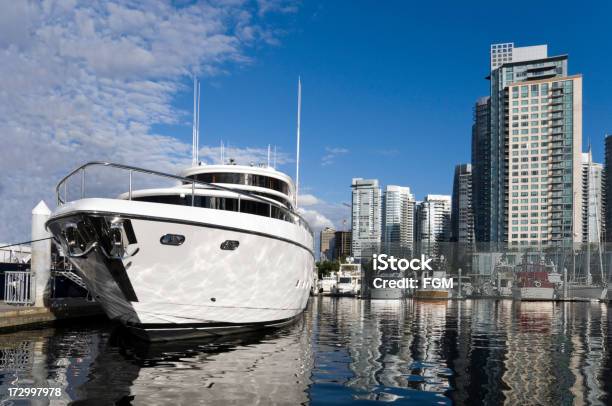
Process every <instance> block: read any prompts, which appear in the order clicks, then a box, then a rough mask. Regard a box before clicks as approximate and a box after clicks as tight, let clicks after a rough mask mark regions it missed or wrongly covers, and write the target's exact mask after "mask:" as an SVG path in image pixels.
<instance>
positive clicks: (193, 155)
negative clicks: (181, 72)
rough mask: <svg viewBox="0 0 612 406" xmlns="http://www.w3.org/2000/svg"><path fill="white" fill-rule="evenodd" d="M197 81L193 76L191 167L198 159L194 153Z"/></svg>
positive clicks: (195, 144)
mask: <svg viewBox="0 0 612 406" xmlns="http://www.w3.org/2000/svg"><path fill="white" fill-rule="evenodd" d="M197 81H198V79H197V78H196V77H195V74H194V75H193V128H192V133H191V164H192V165H193V166H196V165H197V164H198V157H197V153H196V149H197V134H196V128H197V117H196V114H197V112H196V110H197V98H198V95H197V86H196V84H197Z"/></svg>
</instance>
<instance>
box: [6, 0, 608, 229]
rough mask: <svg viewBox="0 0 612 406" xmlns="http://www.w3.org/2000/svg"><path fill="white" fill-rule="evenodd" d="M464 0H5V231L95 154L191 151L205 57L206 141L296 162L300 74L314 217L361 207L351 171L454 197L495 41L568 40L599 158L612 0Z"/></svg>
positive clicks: (164, 165)
mask: <svg viewBox="0 0 612 406" xmlns="http://www.w3.org/2000/svg"><path fill="white" fill-rule="evenodd" d="M466 4H468V3H466V2H450V1H449V2H435V3H431V4H430V3H426V2H418V3H417V2H406V1H384V2H381V1H376V2H375V1H368V2H366V1H340V0H333V1H332V0H329V1H306V0H303V1H299V0H220V1H212V0H211V1H204V0H201V1H178V2H174V1H172V0H148V1H147V2H132V1H127V0H108V1H105V2H95V1H93V0H83V1H81V2H76V3H75V2H73V1H72V0H43V1H34V0H32V1H20V2H4V3H2V2H0V89H2V91H1V92H0V142H1V143H2V145H3V148H1V149H0V171H2V173H3V174H4V175H5V176H3V177H2V178H0V241H3V240H5V241H14V240H16V239H21V240H26V239H27V237H28V234H29V231H30V221H29V218H30V210H31V208H32V207H34V206H35V205H36V204H37V203H38V202H39V201H40V200H44V201H46V202H47V204H48V205H49V206H50V207H51V208H53V207H54V205H53V202H54V201H55V196H54V186H55V184H56V183H57V181H58V180H59V179H61V177H63V176H64V175H65V174H66V173H68V171H69V170H71V169H73V168H75V167H77V166H80V165H82V164H83V163H84V162H87V161H91V160H108V161H113V162H121V163H127V164H131V165H136V166H141V167H145V168H154V169H157V170H161V171H167V172H177V171H179V170H180V169H182V168H183V167H185V166H186V165H188V164H189V161H190V159H189V154H190V150H191V146H190V143H191V114H192V113H191V112H192V88H191V79H190V77H189V76H190V73H191V72H194V71H197V72H201V74H200V76H201V79H202V85H203V87H202V106H201V117H202V128H201V134H202V144H203V145H201V146H206V145H208V146H212V147H215V148H216V147H218V146H219V143H220V141H221V140H223V141H224V142H225V143H226V144H227V143H230V144H231V145H232V146H233V147H238V148H242V149H239V150H237V152H235V153H236V154H239V155H240V156H241V157H242V158H244V159H249V160H251V159H253V157H257V158H255V159H258V160H259V159H262V158H263V157H264V156H265V148H266V147H267V145H268V144H272V145H277V146H278V148H279V152H280V158H282V160H283V161H284V162H287V161H288V160H287V156H288V155H290V156H293V154H294V151H295V126H296V91H297V89H296V85H297V83H296V82H297V77H298V75H301V77H302V81H303V111H302V113H303V115H302V141H303V142H302V158H301V162H302V167H301V171H300V173H301V175H302V176H301V182H300V184H301V186H302V187H303V189H302V192H303V193H306V194H308V195H309V196H308V197H305V198H304V199H303V200H302V201H303V203H304V206H306V203H307V202H308V203H310V204H309V205H308V206H306V207H304V212H303V214H304V216H305V217H306V218H308V220H309V222H311V225H313V226H314V227H315V228H320V227H323V226H324V225H329V224H331V223H333V224H335V225H336V226H341V224H342V220H343V219H349V218H350V214H349V212H348V209H347V208H346V207H345V206H343V205H342V203H343V202H348V201H350V182H351V178H353V177H365V178H378V179H379V180H380V181H381V184H382V185H385V184H399V185H407V186H410V187H411V188H412V190H413V192H415V194H416V196H417V199H422V198H423V196H424V195H426V194H427V193H435V194H450V193H451V188H452V176H453V168H454V165H456V164H458V163H462V162H469V160H470V145H471V139H470V138H471V125H472V108H473V105H474V102H475V100H476V99H477V98H478V97H480V96H483V95H487V94H488V92H489V89H488V82H487V81H486V80H485V77H486V76H487V74H488V70H489V54H488V52H489V46H490V44H491V43H496V42H510V41H513V42H515V44H516V45H517V46H527V45H536V44H543V43H546V44H548V45H549V54H551V55H553V54H560V53H567V54H569V58H570V59H569V67H570V72H571V73H582V74H583V75H584V94H583V96H584V105H583V107H584V120H583V123H584V135H585V143H586V139H587V138H588V137H590V138H591V139H592V142H593V149H594V153H595V160H596V161H601V160H602V149H603V143H602V141H603V136H604V133H605V132H606V131H610V132H612V97H610V93H611V92H610V89H612V80H611V79H610V77H611V75H610V66H612V41H611V39H612V35H611V34H610V23H609V16H610V15H612V5H610V4H611V3H609V2H588V3H584V4H575V3H569V2H566V3H564V2H561V1H557V2H554V3H547V2H521V1H515V2H512V3H501V2H486V3H485V2H482V3H477V2H469V4H470V5H469V6H467V5H466ZM245 148H249V149H245ZM204 152H206V151H204ZM208 152H210V151H208ZM213 152H214V151H213ZM237 158H239V157H237ZM280 169H281V170H284V171H286V172H288V173H289V174H291V175H293V174H294V166H293V165H292V164H290V163H285V164H284V165H282V166H280ZM90 189H91V188H90ZM92 193H93V190H92Z"/></svg>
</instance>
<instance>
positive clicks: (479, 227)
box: [472, 96, 491, 242]
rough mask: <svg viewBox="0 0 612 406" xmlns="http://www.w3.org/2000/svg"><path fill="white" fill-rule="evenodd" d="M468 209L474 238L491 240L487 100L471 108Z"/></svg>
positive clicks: (489, 129)
mask: <svg viewBox="0 0 612 406" xmlns="http://www.w3.org/2000/svg"><path fill="white" fill-rule="evenodd" d="M472 207H473V212H474V214H473V218H474V239H475V240H476V242H490V241H491V234H490V231H491V98H490V97H488V96H487V97H481V98H480V99H478V101H477V102H476V105H475V106H474V123H473V125H472Z"/></svg>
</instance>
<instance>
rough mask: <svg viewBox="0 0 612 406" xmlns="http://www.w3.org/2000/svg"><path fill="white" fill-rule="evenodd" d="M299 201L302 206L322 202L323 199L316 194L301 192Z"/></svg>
mask: <svg viewBox="0 0 612 406" xmlns="http://www.w3.org/2000/svg"><path fill="white" fill-rule="evenodd" d="M298 203H299V205H300V206H312V205H315V204H317V203H321V200H319V198H317V197H316V196H315V195H310V194H304V195H302V194H301V195H300V196H299V198H298Z"/></svg>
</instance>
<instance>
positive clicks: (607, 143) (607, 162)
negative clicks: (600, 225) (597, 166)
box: [604, 134, 612, 243]
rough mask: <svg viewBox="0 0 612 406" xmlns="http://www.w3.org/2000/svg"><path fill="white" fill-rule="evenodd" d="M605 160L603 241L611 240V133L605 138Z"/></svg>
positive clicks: (608, 241)
mask: <svg viewBox="0 0 612 406" xmlns="http://www.w3.org/2000/svg"><path fill="white" fill-rule="evenodd" d="M605 146H606V150H605V162H604V195H605V199H604V204H605V207H604V212H605V221H604V228H605V233H604V236H605V241H606V242H607V243H610V242H612V134H609V135H606V138H605Z"/></svg>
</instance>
